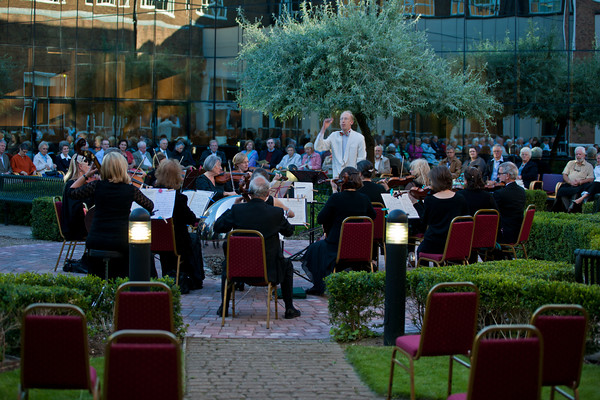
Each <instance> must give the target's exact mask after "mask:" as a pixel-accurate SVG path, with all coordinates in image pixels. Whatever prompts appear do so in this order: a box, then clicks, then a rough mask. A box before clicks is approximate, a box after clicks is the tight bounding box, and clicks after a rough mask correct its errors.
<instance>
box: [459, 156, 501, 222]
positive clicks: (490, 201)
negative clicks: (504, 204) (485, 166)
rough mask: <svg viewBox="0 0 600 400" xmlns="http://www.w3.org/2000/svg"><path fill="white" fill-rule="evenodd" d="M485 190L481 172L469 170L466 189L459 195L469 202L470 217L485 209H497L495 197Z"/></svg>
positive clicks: (475, 169)
mask: <svg viewBox="0 0 600 400" xmlns="http://www.w3.org/2000/svg"><path fill="white" fill-rule="evenodd" d="M484 188H485V183H484V182H483V178H482V176H481V171H480V170H478V169H477V168H468V169H467V170H466V171H465V188H464V189H463V190H460V191H459V192H458V193H459V194H460V195H461V196H462V197H464V198H465V200H466V201H467V206H468V208H469V215H475V213H476V212H477V211H479V210H481V209H484V208H487V209H490V208H493V209H496V208H497V206H496V201H495V200H494V196H492V194H491V193H490V192H488V191H485V190H484Z"/></svg>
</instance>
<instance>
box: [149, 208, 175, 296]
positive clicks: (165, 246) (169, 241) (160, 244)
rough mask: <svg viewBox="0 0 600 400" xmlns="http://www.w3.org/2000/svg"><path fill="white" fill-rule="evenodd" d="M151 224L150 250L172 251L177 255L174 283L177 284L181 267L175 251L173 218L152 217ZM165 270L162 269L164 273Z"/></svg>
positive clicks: (156, 251) (154, 251) (155, 251)
mask: <svg viewBox="0 0 600 400" xmlns="http://www.w3.org/2000/svg"><path fill="white" fill-rule="evenodd" d="M150 223H151V224H152V231H151V234H152V244H151V245H150V250H151V251H152V252H153V253H158V252H161V251H165V252H171V253H174V254H175V256H176V257H177V276H176V277H175V284H176V285H179V268H180V267H181V255H180V254H179V253H178V252H177V243H176V242H175V230H174V227H173V218H169V219H166V220H164V219H153V220H151V221H150ZM164 272H165V271H163V273H164Z"/></svg>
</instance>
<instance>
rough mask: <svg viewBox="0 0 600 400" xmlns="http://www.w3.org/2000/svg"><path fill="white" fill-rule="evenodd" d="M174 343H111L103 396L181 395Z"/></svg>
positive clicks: (113, 399) (166, 398) (168, 399)
mask: <svg viewBox="0 0 600 400" xmlns="http://www.w3.org/2000/svg"><path fill="white" fill-rule="evenodd" d="M178 354H179V352H178V351H177V347H176V346H175V345H174V344H171V343H169V344H163V343H153V344H139V343H123V342H122V341H121V339H120V340H119V343H110V345H109V346H107V354H106V360H105V364H106V366H105V368H106V371H105V380H104V388H105V389H104V390H105V392H106V394H105V397H104V398H105V399H110V400H119V399H123V400H125V399H128V400H130V399H161V400H177V399H179V398H180V393H181V388H180V387H179V377H178V372H179V371H180V369H179V368H178V365H177V364H178V363H180V362H181V360H180V359H179V357H178Z"/></svg>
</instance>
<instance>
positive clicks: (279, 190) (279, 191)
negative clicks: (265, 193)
mask: <svg viewBox="0 0 600 400" xmlns="http://www.w3.org/2000/svg"><path fill="white" fill-rule="evenodd" d="M291 186H292V182H290V181H273V182H271V187H270V189H269V194H270V195H271V196H273V197H277V198H281V197H284V196H285V194H286V193H287V191H288V189H289V188H290V187H291Z"/></svg>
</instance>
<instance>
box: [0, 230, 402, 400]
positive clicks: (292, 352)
mask: <svg viewBox="0 0 600 400" xmlns="http://www.w3.org/2000/svg"><path fill="white" fill-rule="evenodd" d="M13 228H14V229H17V228H16V227H13ZM17 230H19V233H20V234H21V235H23V233H22V231H23V229H22V228H19V229H17ZM26 233H27V232H25V235H26ZM10 235H11V227H10V226H9V227H6V226H1V227H0V243H2V241H1V237H2V236H10ZM25 243H26V241H25ZM307 244H308V242H307V241H299V240H298V241H297V240H292V241H286V244H285V249H286V250H287V251H288V252H289V253H292V254H293V253H296V252H297V251H299V250H301V249H302V248H303V247H305V246H306V245H307ZM60 246H61V243H56V242H54V243H49V242H44V243H35V244H22V245H9V246H6V247H0V272H3V273H21V272H26V271H32V272H36V273H48V272H50V273H53V270H54V265H55V263H56V257H57V256H58V252H59V251H60ZM82 250H83V248H82V247H81V248H80V249H79V250H77V251H76V253H75V257H76V258H78V257H80V256H81V251H82ZM203 251H204V253H205V254H211V253H212V254H222V249H220V248H218V249H212V246H208V247H205V248H204V249H203ZM294 264H295V265H294V266H295V268H296V269H300V268H299V263H294ZM380 265H382V266H383V258H382V259H381V260H380ZM159 267H160V263H159V262H157V268H159ZM57 273H63V272H62V265H59V268H58V272H57ZM159 273H160V272H159ZM294 286H295V287H303V288H305V289H306V288H309V287H311V286H312V285H311V283H309V282H307V281H306V280H303V279H302V278H299V277H296V276H295V277H294ZM181 301H182V314H183V319H184V323H186V324H187V325H188V328H187V335H186V336H187V337H186V341H185V353H186V374H187V379H186V384H187V389H186V399H190V400H191V399H205V398H206V399H210V398H219V399H263V398H266V397H271V398H275V399H288V398H289V399H296V398H297V399H313V398H314V399H316V398H317V397H319V398H322V399H341V398H345V399H358V398H375V397H374V395H373V394H372V393H371V392H370V391H369V389H368V388H367V387H366V386H364V385H363V384H362V383H360V381H359V379H358V377H357V376H356V374H355V373H354V371H353V370H352V367H351V366H350V365H349V364H348V363H347V361H346V360H345V359H344V355H343V351H342V349H341V348H340V346H339V345H338V344H337V343H335V342H332V341H331V340H330V335H329V329H330V328H331V325H330V324H329V314H328V312H327V299H326V298H325V297H318V296H308V297H307V298H306V299H295V300H294V305H295V307H296V308H298V309H300V310H301V311H302V316H301V317H300V318H296V319H293V320H286V319H283V310H284V306H283V302H282V301H281V300H280V301H279V310H280V318H279V319H278V320H275V319H274V312H272V320H271V329H266V289H264V288H252V289H248V286H246V290H245V291H243V292H236V301H237V303H236V317H235V318H231V317H228V318H226V319H225V326H223V327H221V318H220V317H218V316H217V315H216V312H217V308H218V307H219V305H220V303H221V293H220V276H214V275H212V274H210V272H209V271H208V270H207V278H206V280H205V281H204V288H203V289H201V290H196V291H193V292H191V293H190V294H187V295H184V296H182V300H181ZM272 311H274V310H272ZM378 322H379V323H381V322H382V321H378ZM406 331H407V332H411V331H414V327H412V326H411V324H410V321H409V319H408V317H407V321H406ZM267 355H269V356H267ZM234 381H236V383H233V382H234ZM268 393H270V394H268Z"/></svg>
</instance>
